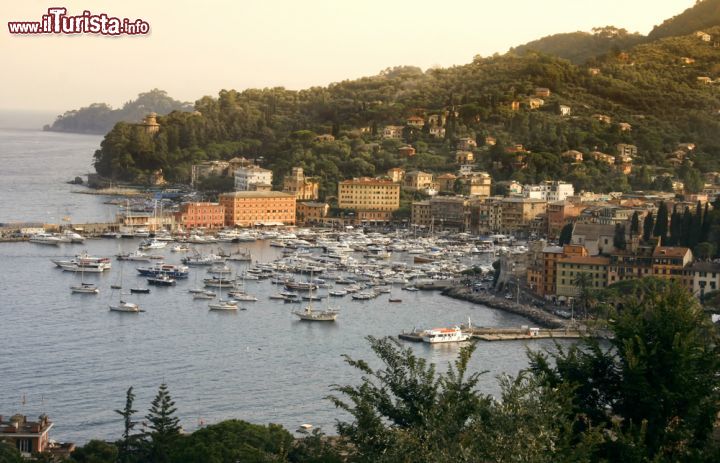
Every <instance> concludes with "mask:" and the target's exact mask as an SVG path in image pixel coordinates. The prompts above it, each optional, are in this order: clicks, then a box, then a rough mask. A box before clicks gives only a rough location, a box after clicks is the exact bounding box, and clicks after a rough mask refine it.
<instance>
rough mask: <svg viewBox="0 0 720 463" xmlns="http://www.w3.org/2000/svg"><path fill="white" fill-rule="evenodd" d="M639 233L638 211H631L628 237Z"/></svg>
mask: <svg viewBox="0 0 720 463" xmlns="http://www.w3.org/2000/svg"><path fill="white" fill-rule="evenodd" d="M638 233H640V216H639V215H638V212H637V211H635V212H633V215H632V219H631V220H630V237H631V238H632V237H634V236H637V235H638Z"/></svg>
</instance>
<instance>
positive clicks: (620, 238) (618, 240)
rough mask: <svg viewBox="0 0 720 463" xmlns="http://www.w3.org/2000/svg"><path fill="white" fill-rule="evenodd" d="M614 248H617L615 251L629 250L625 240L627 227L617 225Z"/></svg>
mask: <svg viewBox="0 0 720 463" xmlns="http://www.w3.org/2000/svg"><path fill="white" fill-rule="evenodd" d="M613 246H614V247H615V249H620V250H621V251H624V250H625V248H627V241H626V240H625V226H624V225H622V224H619V223H616V224H615V235H614V236H613Z"/></svg>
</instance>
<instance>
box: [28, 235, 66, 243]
mask: <svg viewBox="0 0 720 463" xmlns="http://www.w3.org/2000/svg"><path fill="white" fill-rule="evenodd" d="M29 241H30V242H31V243H37V244H49V245H52V246H57V245H59V244H60V243H62V240H61V239H60V238H59V237H57V236H55V235H51V234H50V233H36V234H34V235H32V236H31V237H30V239H29Z"/></svg>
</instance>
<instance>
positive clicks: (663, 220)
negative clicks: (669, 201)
mask: <svg viewBox="0 0 720 463" xmlns="http://www.w3.org/2000/svg"><path fill="white" fill-rule="evenodd" d="M667 233H668V208H667V205H666V204H665V201H661V202H660V206H658V212H657V220H655V228H654V229H653V236H656V237H658V238H660V244H662V243H664V242H665V237H667Z"/></svg>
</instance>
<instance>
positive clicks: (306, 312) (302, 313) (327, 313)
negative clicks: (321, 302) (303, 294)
mask: <svg viewBox="0 0 720 463" xmlns="http://www.w3.org/2000/svg"><path fill="white" fill-rule="evenodd" d="M310 279H312V275H310ZM308 296H309V297H310V301H309V302H308V305H306V306H305V308H304V309H303V310H293V312H292V313H293V314H295V316H297V317H298V318H299V319H300V321H307V322H334V321H335V319H337V316H338V315H339V312H338V311H337V310H335V309H327V310H313V308H312V286H311V288H310V293H309V294H308Z"/></svg>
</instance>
